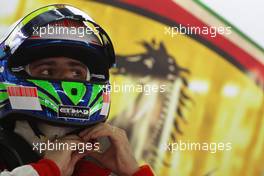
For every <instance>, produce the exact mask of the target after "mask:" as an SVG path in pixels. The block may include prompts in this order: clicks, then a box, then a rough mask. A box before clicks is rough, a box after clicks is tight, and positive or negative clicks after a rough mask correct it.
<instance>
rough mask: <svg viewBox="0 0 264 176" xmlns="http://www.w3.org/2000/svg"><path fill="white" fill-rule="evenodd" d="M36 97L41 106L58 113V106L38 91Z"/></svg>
mask: <svg viewBox="0 0 264 176" xmlns="http://www.w3.org/2000/svg"><path fill="white" fill-rule="evenodd" d="M38 96H39V101H40V104H41V105H43V106H45V107H48V108H50V109H52V110H53V111H55V112H58V105H57V104H56V103H55V102H54V101H53V100H52V99H51V98H49V97H48V96H47V95H46V94H44V93H42V92H40V91H38Z"/></svg>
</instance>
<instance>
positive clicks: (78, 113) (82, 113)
mask: <svg viewBox="0 0 264 176" xmlns="http://www.w3.org/2000/svg"><path fill="white" fill-rule="evenodd" d="M89 114H90V108H88V107H82V106H65V105H62V106H59V112H58V117H60V118H83V119H88V117H89Z"/></svg>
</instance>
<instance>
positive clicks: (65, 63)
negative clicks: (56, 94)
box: [28, 57, 89, 81]
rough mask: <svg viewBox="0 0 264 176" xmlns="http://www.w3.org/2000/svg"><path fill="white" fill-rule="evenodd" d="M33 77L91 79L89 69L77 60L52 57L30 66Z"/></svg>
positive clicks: (29, 69)
mask: <svg viewBox="0 0 264 176" xmlns="http://www.w3.org/2000/svg"><path fill="white" fill-rule="evenodd" d="M28 71H29V74H30V75H31V76H32V77H38V78H48V79H71V80H82V81H85V80H87V79H88V78H87V77H89V72H88V68H87V67H86V66H85V65H84V64H82V63H81V62H79V61H77V60H73V59H71V58H67V57H50V58H46V59H41V60H39V61H35V62H32V63H31V64H29V65H28Z"/></svg>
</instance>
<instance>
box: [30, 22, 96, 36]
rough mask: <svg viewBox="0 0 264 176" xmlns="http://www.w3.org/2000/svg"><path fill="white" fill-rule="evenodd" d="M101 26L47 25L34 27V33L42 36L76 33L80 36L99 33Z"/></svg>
mask: <svg viewBox="0 0 264 176" xmlns="http://www.w3.org/2000/svg"><path fill="white" fill-rule="evenodd" d="M98 28H99V27H94V29H91V28H88V27H84V26H80V27H73V26H72V27H65V26H57V25H49V24H48V25H47V26H42V27H33V30H34V31H33V35H37V36H40V37H43V36H48V35H63V36H65V35H76V36H78V37H84V36H85V35H90V34H98V33H99V31H98Z"/></svg>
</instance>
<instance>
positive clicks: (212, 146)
mask: <svg viewBox="0 0 264 176" xmlns="http://www.w3.org/2000/svg"><path fill="white" fill-rule="evenodd" d="M163 150H165V151H169V152H172V153H173V152H176V151H206V152H210V153H216V152H217V151H230V150H232V143H231V142H227V143H224V142H218V143H217V142H210V143H208V142H184V141H181V140H180V141H179V142H174V143H166V144H164V145H163Z"/></svg>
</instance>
